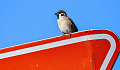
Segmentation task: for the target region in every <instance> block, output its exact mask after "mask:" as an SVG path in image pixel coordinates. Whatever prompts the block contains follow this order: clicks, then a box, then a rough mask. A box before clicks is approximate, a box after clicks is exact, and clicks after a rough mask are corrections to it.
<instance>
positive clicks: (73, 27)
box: [69, 18, 78, 32]
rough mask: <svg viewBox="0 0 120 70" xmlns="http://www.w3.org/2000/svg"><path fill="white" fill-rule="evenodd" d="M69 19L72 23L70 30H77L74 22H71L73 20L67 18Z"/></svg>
mask: <svg viewBox="0 0 120 70" xmlns="http://www.w3.org/2000/svg"><path fill="white" fill-rule="evenodd" d="M69 19H70V21H71V23H72V25H71V29H72V32H77V31H78V29H77V27H76V25H75V23H74V22H73V20H72V19H71V18H69Z"/></svg>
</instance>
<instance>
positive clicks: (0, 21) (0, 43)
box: [0, 0, 120, 70]
mask: <svg viewBox="0 0 120 70" xmlns="http://www.w3.org/2000/svg"><path fill="white" fill-rule="evenodd" d="M0 10H1V11H0V48H5V47H9V46H14V45H19V44H23V43H27V42H32V41H36V40H41V39H46V38H51V37H55V36H59V35H62V33H61V32H60V30H59V28H58V26H57V18H56V16H55V15H54V13H55V12H57V11H58V10H65V11H66V12H67V14H68V16H69V17H70V18H72V19H73V21H74V22H75V24H76V26H77V27H78V29H79V31H83V30H90V29H109V30H111V31H113V32H115V33H116V34H117V35H118V36H119V37H120V31H119V30H120V0H69V1H68V0H58V1H57V0H0ZM119 63H120V55H119V56H118V59H117V61H116V63H115V65H114V67H113V70H118V69H120V66H119Z"/></svg>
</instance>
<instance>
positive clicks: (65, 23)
mask: <svg viewBox="0 0 120 70" xmlns="http://www.w3.org/2000/svg"><path fill="white" fill-rule="evenodd" d="M58 27H59V29H60V30H61V32H62V33H70V29H71V22H70V21H69V20H66V19H63V20H62V21H59V22H58Z"/></svg>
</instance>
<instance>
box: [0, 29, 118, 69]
mask: <svg viewBox="0 0 120 70" xmlns="http://www.w3.org/2000/svg"><path fill="white" fill-rule="evenodd" d="M91 34H109V35H111V36H112V37H113V38H114V39H115V41H116V50H115V53H114V54H113V57H112V59H111V61H110V62H109V64H108V66H107V70H110V69H111V68H112V66H113V64H114V62H115V60H116V57H117V55H118V53H119V48H120V43H119V39H118V38H117V36H116V35H115V34H114V33H113V32H111V31H108V30H92V31H83V32H77V33H74V34H72V38H75V37H79V36H85V35H91ZM68 38H69V35H66V36H65V39H63V38H62V37H61V36H59V37H54V38H50V39H45V40H41V41H36V42H31V43H27V44H22V45H18V46H13V47H10V48H4V49H1V50H0V54H1V53H5V52H10V51H14V50H19V49H23V48H28V47H33V46H37V45H42V44H47V43H51V42H57V41H61V40H66V39H68ZM110 46H111V45H110V42H109V41H108V40H106V39H97V40H89V41H83V42H78V43H74V44H69V45H64V46H59V47H56V48H51V49H46V50H42V51H37V52H32V53H28V54H23V55H18V56H14V57H9V58H4V59H0V70H92V62H93V69H94V70H99V69H100V67H101V65H102V63H103V61H104V59H105V57H106V55H107V53H108V51H109V49H110ZM89 47H90V50H89ZM90 52H91V54H92V61H91V54H90Z"/></svg>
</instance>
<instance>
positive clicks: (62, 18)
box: [55, 10, 78, 38]
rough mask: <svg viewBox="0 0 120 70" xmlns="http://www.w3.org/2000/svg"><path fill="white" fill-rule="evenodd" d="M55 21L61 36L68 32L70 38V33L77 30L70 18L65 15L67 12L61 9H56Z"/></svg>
mask: <svg viewBox="0 0 120 70" xmlns="http://www.w3.org/2000/svg"><path fill="white" fill-rule="evenodd" d="M55 15H57V22H58V27H59V29H60V31H61V32H62V33H63V35H62V37H63V38H64V35H65V34H69V35H70V38H71V33H74V32H78V28H77V27H76V25H75V23H74V22H73V20H72V19H71V18H69V17H68V16H67V13H66V12H65V11H63V10H59V11H57V13H55Z"/></svg>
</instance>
